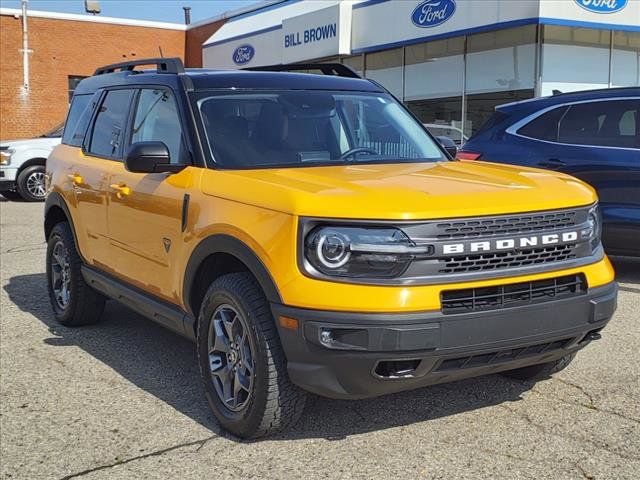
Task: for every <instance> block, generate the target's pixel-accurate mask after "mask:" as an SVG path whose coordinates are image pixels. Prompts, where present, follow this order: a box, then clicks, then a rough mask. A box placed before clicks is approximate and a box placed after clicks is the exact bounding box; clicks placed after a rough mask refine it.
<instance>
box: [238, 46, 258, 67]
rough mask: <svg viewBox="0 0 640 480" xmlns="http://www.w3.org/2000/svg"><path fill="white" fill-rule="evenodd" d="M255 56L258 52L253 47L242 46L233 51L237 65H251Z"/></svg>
mask: <svg viewBox="0 0 640 480" xmlns="http://www.w3.org/2000/svg"><path fill="white" fill-rule="evenodd" d="M255 54H256V50H255V49H254V48H253V47H252V46H251V45H240V46H239V47H238V48H236V49H235V50H234V51H233V56H232V58H233V63H235V64H236V65H244V64H245V63H249V62H250V61H251V59H252V58H253V56H254V55H255Z"/></svg>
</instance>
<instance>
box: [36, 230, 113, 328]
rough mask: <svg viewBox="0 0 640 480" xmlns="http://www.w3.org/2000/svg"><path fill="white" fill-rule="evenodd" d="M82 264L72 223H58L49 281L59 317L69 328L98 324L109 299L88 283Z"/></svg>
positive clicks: (52, 243)
mask: <svg viewBox="0 0 640 480" xmlns="http://www.w3.org/2000/svg"><path fill="white" fill-rule="evenodd" d="M81 266H82V259H81V258H80V255H79V254H78V251H77V250H76V245H75V241H74V239H73V234H72V233H71V229H70V228H69V224H68V223H66V222H63V223H58V224H57V225H56V226H55V227H53V230H52V231H51V234H50V235H49V239H48V241H47V280H48V287H49V298H50V300H51V306H52V307H53V311H54V314H55V317H56V320H58V321H59V322H60V323H61V324H63V325H66V326H68V327H76V326H80V325H90V324H93V323H96V322H98V321H99V320H100V317H101V316H102V311H103V310H104V304H105V298H104V297H103V296H102V295H100V294H99V293H98V292H96V291H95V290H93V289H92V288H91V287H90V286H89V285H88V284H87V282H85V280H84V277H83V276H82V272H81Z"/></svg>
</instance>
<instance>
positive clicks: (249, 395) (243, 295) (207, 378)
mask: <svg viewBox="0 0 640 480" xmlns="http://www.w3.org/2000/svg"><path fill="white" fill-rule="evenodd" d="M197 336H198V340H197V341H198V361H199V365H200V373H201V377H202V381H203V383H204V388H205V394H206V397H207V401H208V402H209V406H210V407H211V410H212V411H213V413H214V415H215V416H216V418H217V419H218V421H219V422H220V424H221V425H222V426H223V427H224V428H225V429H227V430H229V431H230V432H231V433H233V434H235V435H237V436H239V437H242V438H256V437H260V436H264V435H268V434H271V433H273V432H276V431H278V430H282V429H285V428H287V427H289V426H291V425H293V424H295V422H296V421H297V420H298V419H299V418H300V415H301V414H302V411H303V409H304V404H305V398H306V394H305V392H303V391H302V390H300V389H299V388H298V387H296V386H295V385H293V384H292V383H291V381H290V380H289V376H288V374H287V365H286V359H285V356H284V351H283V349H282V345H281V344H280V339H279V336H278V332H277V330H276V326H275V324H274V321H273V317H272V315H271V311H270V309H269V304H268V302H267V299H266V298H265V296H264V293H263V292H262V289H261V288H260V286H259V285H258V284H257V282H256V280H255V279H254V278H253V276H251V275H250V274H249V273H233V274H229V275H224V276H222V277H220V278H218V279H217V280H216V281H214V282H213V283H212V284H211V286H210V287H209V290H208V291H207V293H206V295H205V298H204V300H203V302H202V307H201V309H200V315H199V319H198V335H197Z"/></svg>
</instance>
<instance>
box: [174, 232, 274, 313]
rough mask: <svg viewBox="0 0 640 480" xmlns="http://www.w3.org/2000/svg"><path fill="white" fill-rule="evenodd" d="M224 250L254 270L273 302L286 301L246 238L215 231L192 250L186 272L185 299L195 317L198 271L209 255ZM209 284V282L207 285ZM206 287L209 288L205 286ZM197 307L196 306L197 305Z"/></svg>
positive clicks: (220, 252)
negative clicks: (240, 238) (215, 232)
mask: <svg viewBox="0 0 640 480" xmlns="http://www.w3.org/2000/svg"><path fill="white" fill-rule="evenodd" d="M219 254H223V255H226V256H230V257H232V258H234V259H235V260H237V261H238V262H240V264H242V265H243V266H244V267H246V270H247V271H248V272H249V273H251V274H252V275H253V276H254V277H255V279H256V280H257V282H258V284H259V285H260V286H261V287H262V290H263V292H264V294H265V296H266V297H267V300H268V301H269V302H272V303H282V300H281V297H280V292H279V291H278V287H277V285H276V283H275V282H274V280H273V278H272V276H271V274H270V273H269V271H268V269H267V267H266V266H265V265H264V263H263V262H262V260H261V259H260V258H259V257H258V255H256V253H255V252H254V251H253V250H252V249H251V248H250V247H249V246H248V245H247V244H246V243H244V242H243V241H242V240H239V239H238V238H236V237H233V236H231V235H226V234H217V235H211V236H209V237H206V238H204V239H203V240H201V241H200V243H199V244H198V245H197V246H196V248H195V249H194V250H193V252H192V253H191V256H190V257H189V261H188V263H187V267H186V269H185V273H184V284H183V299H184V302H185V305H186V306H187V308H188V310H189V312H188V313H189V314H191V315H192V317H193V318H195V319H197V318H198V313H199V312H197V311H194V310H197V309H198V308H197V307H198V305H195V303H197V299H196V298H194V297H195V296H196V295H194V294H195V293H197V287H198V285H197V281H198V274H199V272H200V271H201V267H202V266H203V265H205V263H206V262H207V259H209V258H211V257H214V256H216V255H219ZM206 288H208V285H207V286H206ZM205 290H206V289H205ZM194 307H196V308H194Z"/></svg>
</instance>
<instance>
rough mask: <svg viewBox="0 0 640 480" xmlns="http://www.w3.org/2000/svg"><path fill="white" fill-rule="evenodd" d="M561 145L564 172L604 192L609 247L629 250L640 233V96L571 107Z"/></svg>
mask: <svg viewBox="0 0 640 480" xmlns="http://www.w3.org/2000/svg"><path fill="white" fill-rule="evenodd" d="M558 143H559V145H561V147H560V152H561V153H560V155H559V157H560V160H561V161H562V162H564V164H565V165H563V166H562V168H561V169H560V170H561V171H564V172H567V173H569V174H571V175H574V176H576V177H578V178H580V179H582V180H584V181H586V182H587V183H589V184H590V185H592V186H593V187H595V188H596V190H597V191H598V196H599V198H600V204H601V206H602V209H603V213H604V219H605V245H606V246H607V247H608V248H609V249H610V250H612V251H613V250H615V251H619V252H622V251H623V250H628V249H629V248H630V246H631V245H633V244H634V243H636V242H634V241H633V240H632V238H633V237H635V238H636V239H637V236H639V235H640V98H634V99H624V100H608V101H599V102H589V103H581V104H575V105H571V106H570V107H569V110H568V111H567V113H566V114H565V115H564V117H563V118H562V119H561V121H560V122H559V124H558ZM635 248H636V249H637V250H638V251H640V246H636V247H635Z"/></svg>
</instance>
